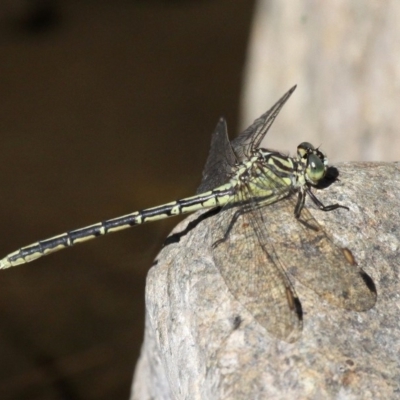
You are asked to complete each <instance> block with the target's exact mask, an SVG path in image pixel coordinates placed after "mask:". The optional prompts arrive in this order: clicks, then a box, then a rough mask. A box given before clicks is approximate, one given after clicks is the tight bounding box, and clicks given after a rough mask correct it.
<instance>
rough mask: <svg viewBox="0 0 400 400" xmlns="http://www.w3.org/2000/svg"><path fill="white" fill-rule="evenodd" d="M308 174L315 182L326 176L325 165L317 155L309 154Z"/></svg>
mask: <svg viewBox="0 0 400 400" xmlns="http://www.w3.org/2000/svg"><path fill="white" fill-rule="evenodd" d="M306 174H307V177H308V179H309V180H310V181H311V182H313V183H316V182H318V181H320V180H321V179H322V178H323V177H324V175H325V165H324V163H323V162H322V160H321V159H320V158H319V157H318V156H317V155H315V154H310V155H309V157H308V165H307V168H306Z"/></svg>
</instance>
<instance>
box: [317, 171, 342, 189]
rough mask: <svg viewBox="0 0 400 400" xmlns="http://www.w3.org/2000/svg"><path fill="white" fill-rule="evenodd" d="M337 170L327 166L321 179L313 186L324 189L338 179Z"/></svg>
mask: <svg viewBox="0 0 400 400" xmlns="http://www.w3.org/2000/svg"><path fill="white" fill-rule="evenodd" d="M339 180H340V179H339V171H338V169H337V168H335V167H328V169H327V170H326V174H325V176H324V178H323V179H321V180H320V181H319V182H318V184H317V185H316V186H315V187H316V188H317V189H326V188H327V187H329V186H331V185H332V183H335V182H336V181H339Z"/></svg>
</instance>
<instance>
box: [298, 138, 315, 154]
mask: <svg viewBox="0 0 400 400" xmlns="http://www.w3.org/2000/svg"><path fill="white" fill-rule="evenodd" d="M313 150H315V149H314V146H313V145H312V144H311V143H308V142H303V143H300V144H299V145H298V146H297V154H298V155H299V156H300V157H301V158H306V156H307V154H310V153H312V151H313Z"/></svg>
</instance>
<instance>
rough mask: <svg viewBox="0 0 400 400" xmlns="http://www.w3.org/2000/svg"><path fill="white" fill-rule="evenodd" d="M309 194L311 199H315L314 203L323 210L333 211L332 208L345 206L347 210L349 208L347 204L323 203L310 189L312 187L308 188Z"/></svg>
mask: <svg viewBox="0 0 400 400" xmlns="http://www.w3.org/2000/svg"><path fill="white" fill-rule="evenodd" d="M306 191H307V194H308V195H309V196H310V198H311V200H312V201H313V203H314V204H315V205H316V206H317V207H318V208H319V209H320V210H321V211H332V210H336V209H337V208H344V209H346V210H349V207H346V206H342V205H341V204H338V203H336V204H329V205H328V206H325V205H324V204H322V203H321V201H320V200H318V198H317V197H316V196H315V194H314V193H313V192H312V191H311V190H310V188H307V189H306ZM303 205H304V201H303Z"/></svg>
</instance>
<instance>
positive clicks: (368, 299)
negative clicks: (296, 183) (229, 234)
mask: <svg viewBox="0 0 400 400" xmlns="http://www.w3.org/2000/svg"><path fill="white" fill-rule="evenodd" d="M288 205H291V206H290V207H288ZM293 207H294V202H293V201H290V200H283V201H280V202H278V203H275V204H273V205H272V206H271V207H265V208H263V215H264V216H265V219H268V228H269V242H270V246H273V248H274V249H276V251H277V255H278V257H279V259H280V260H281V261H282V263H283V264H284V265H285V266H286V268H287V269H288V270H289V271H290V274H291V275H293V276H294V277H295V278H296V279H298V281H299V282H301V283H302V284H304V285H305V286H307V287H308V288H310V289H312V290H313V291H315V292H316V293H317V294H318V295H320V296H321V297H322V298H324V299H325V300H327V301H328V302H329V303H331V304H333V305H335V306H338V307H341V308H344V309H347V310H355V311H365V310H369V309H370V308H372V307H373V306H374V304H375V302H376V297H377V295H376V289H375V285H374V283H373V281H372V279H371V278H370V277H369V276H368V275H367V274H366V273H365V272H364V271H363V270H362V269H361V268H360V267H359V266H358V265H357V263H356V261H355V259H354V257H353V256H352V254H351V252H350V250H348V249H343V248H340V247H338V246H337V245H335V244H334V242H333V241H332V239H331V238H329V237H328V235H327V234H326V233H325V232H324V230H323V229H322V228H321V226H320V225H319V224H318V223H317V221H316V220H315V219H314V217H313V216H312V215H311V213H310V212H309V211H308V210H307V209H306V208H303V210H302V212H301V217H300V220H295V217H294V216H293ZM267 217H268V218H267ZM271 218H272V219H273V221H272V220H271Z"/></svg>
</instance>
